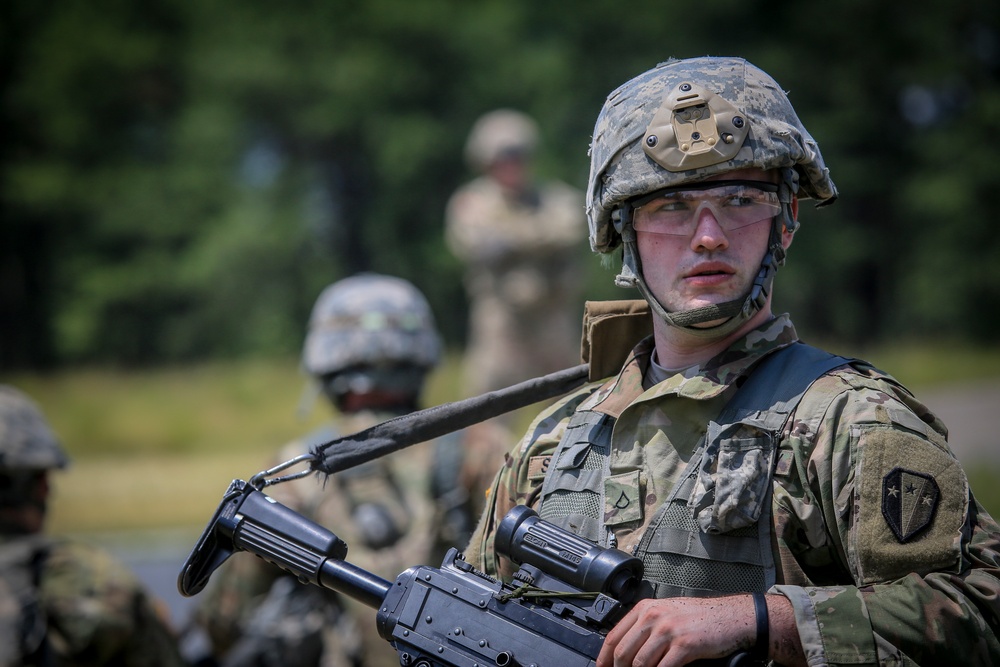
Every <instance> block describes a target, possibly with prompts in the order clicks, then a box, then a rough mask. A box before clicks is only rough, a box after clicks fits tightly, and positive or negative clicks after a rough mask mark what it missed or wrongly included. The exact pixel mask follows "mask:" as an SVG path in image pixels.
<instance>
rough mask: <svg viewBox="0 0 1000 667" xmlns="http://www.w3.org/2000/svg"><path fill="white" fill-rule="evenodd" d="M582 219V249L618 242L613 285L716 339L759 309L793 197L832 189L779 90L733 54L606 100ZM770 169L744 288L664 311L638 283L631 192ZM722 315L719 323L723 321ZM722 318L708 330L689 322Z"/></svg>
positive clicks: (789, 222)
mask: <svg viewBox="0 0 1000 667" xmlns="http://www.w3.org/2000/svg"><path fill="white" fill-rule="evenodd" d="M590 154H591V168H590V179H589V184H588V189H587V217H588V221H589V225H590V245H591V248H592V249H593V250H594V251H595V252H599V253H609V252H612V251H613V250H614V249H615V248H617V247H618V246H619V245H621V246H623V247H624V249H623V266H622V270H621V273H620V274H619V275H618V277H617V279H616V283H617V284H619V285H621V286H627V287H632V286H634V287H636V288H638V289H639V291H640V292H641V293H642V294H643V296H644V297H645V298H646V300H647V301H649V302H650V306H651V307H652V308H653V310H654V312H656V313H657V314H658V315H659V316H660V317H661V318H663V319H664V320H665V321H666V322H668V323H669V324H672V325H674V326H679V327H682V328H684V329H685V330H686V331H690V332H691V333H693V334H695V335H700V336H709V337H716V336H724V335H726V334H728V333H730V332H732V331H734V330H735V329H736V328H738V327H739V326H740V325H741V324H742V323H743V322H745V321H746V320H747V319H749V318H750V317H752V316H753V315H754V314H755V313H756V312H757V311H758V310H759V309H760V308H761V307H762V306H763V305H764V302H765V300H766V298H767V294H768V293H769V292H770V289H771V281H772V280H773V277H774V273H775V271H777V268H778V267H779V266H780V265H781V264H782V263H783V262H784V248H783V247H782V245H781V232H782V227H787V229H788V230H789V231H794V230H795V228H796V227H797V225H798V223H797V221H796V220H795V219H794V216H793V214H792V210H791V201H792V199H793V198H794V197H795V196H799V197H810V198H813V199H816V200H817V201H818V202H819V203H818V205H824V204H828V203H832V202H833V201H834V200H835V199H836V197H837V189H836V187H835V186H834V184H833V181H831V180H830V175H829V170H828V169H827V168H826V165H825V164H824V162H823V157H822V156H821V155H820V152H819V147H818V146H817V145H816V142H815V141H814V140H813V138H812V137H811V136H810V135H809V133H808V132H807V131H806V129H805V127H803V125H802V123H801V122H800V121H799V119H798V116H797V115H796V113H795V110H794V109H793V108H792V105H791V102H789V100H788V97H787V96H786V95H785V93H784V92H783V91H782V89H781V87H780V86H778V84H777V83H776V82H775V81H774V79H772V78H771V77H770V76H768V75H767V74H766V73H765V72H763V71H762V70H760V69H759V68H757V67H755V66H754V65H752V64H750V63H748V62H747V61H745V60H742V59H739V58H716V57H706V58H692V59H689V60H670V61H667V62H665V63H661V64H660V65H658V66H657V67H655V68H653V69H651V70H649V71H647V72H645V73H643V74H640V75H639V76H637V77H635V78H634V79H632V80H631V81H629V82H627V83H625V84H624V85H622V86H621V87H619V88H618V89H617V90H615V91H614V92H613V93H611V95H609V96H608V99H607V101H606V102H605V104H604V108H603V109H602V110H601V113H600V115H599V116H598V119H597V124H596V127H595V128H594V137H593V143H592V145H591V153H590ZM749 168H758V169H763V170H772V169H776V170H779V173H780V174H781V180H780V182H779V184H778V187H779V190H778V193H779V199H780V201H781V202H782V204H781V210H782V212H781V213H780V214H779V215H777V216H775V218H774V223H773V225H772V230H771V238H770V241H769V244H768V246H769V247H768V250H767V252H766V253H765V256H764V258H763V259H762V262H761V269H760V272H759V274H758V276H757V279H756V280H755V281H754V285H753V286H752V287H751V289H750V291H749V292H748V294H746V295H745V296H743V297H741V298H739V299H737V300H735V301H732V302H729V303H726V304H718V305H714V306H707V307H704V308H698V309H695V310H690V311H684V312H681V313H669V312H667V311H666V309H665V308H663V306H662V305H661V304H660V303H659V302H658V300H657V299H656V298H655V297H653V295H652V294H651V292H650V291H649V288H648V287H647V286H646V284H645V280H644V278H643V275H642V266H641V262H640V260H639V254H638V251H637V249H636V247H635V231H634V230H633V229H632V225H631V216H632V213H633V211H634V206H633V205H632V202H634V201H635V200H636V199H637V198H640V197H644V196H649V195H651V194H652V193H655V192H657V191H659V190H662V189H664V188H670V187H677V186H683V185H687V184H694V183H698V182H701V181H703V180H704V179H705V178H707V177H710V176H713V175H716V174H722V173H726V172H730V171H734V170H739V169H749ZM727 318H728V319H727ZM719 319H727V321H726V322H725V323H723V324H721V325H719V326H716V327H709V328H707V329H706V328H694V327H692V325H694V324H699V323H703V322H708V321H712V320H719Z"/></svg>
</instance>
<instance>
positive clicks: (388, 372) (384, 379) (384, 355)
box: [302, 273, 441, 393]
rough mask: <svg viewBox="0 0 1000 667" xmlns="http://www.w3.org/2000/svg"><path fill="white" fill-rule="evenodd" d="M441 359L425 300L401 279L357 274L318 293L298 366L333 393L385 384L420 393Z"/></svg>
mask: <svg viewBox="0 0 1000 667" xmlns="http://www.w3.org/2000/svg"><path fill="white" fill-rule="evenodd" d="M440 358H441V339H440V337H439V335H438V332H437V329H436V327H435V325H434V317H433V315H432V313H431V309H430V306H429V305H428V303H427V300H426V299H425V298H424V295H423V294H421V293H420V291H419V290H418V289H417V288H416V287H414V286H413V285H412V284H411V283H409V282H408V281H406V280H403V279H402V278H395V277H392V276H384V275H378V274H374V273H362V274H358V275H356V276H352V277H350V278H345V279H343V280H340V281H338V282H336V283H334V284H332V285H330V286H328V287H327V288H326V289H324V290H323V292H322V293H321V294H320V296H319V298H318V299H317V300H316V304H315V305H314V306H313V311H312V315H311V317H310V319H309V332H308V334H307V335H306V341H305V348H304V350H303V354H302V364H303V367H304V368H305V370H306V371H307V372H308V373H309V374H310V375H313V376H315V377H318V378H325V379H328V380H329V379H331V378H332V380H333V382H334V385H335V387H334V388H335V390H336V391H337V392H345V391H348V390H353V391H366V390H371V389H372V388H375V387H376V386H382V385H384V386H385V387H387V388H392V389H395V390H402V389H407V388H408V389H409V391H412V392H414V393H415V392H417V391H419V388H420V385H421V384H422V382H423V379H424V377H425V376H426V374H427V372H428V371H429V370H430V369H432V368H433V367H434V366H436V365H437V363H438V361H439V360H440Z"/></svg>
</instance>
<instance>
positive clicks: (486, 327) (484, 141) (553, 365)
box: [445, 109, 586, 510]
mask: <svg viewBox="0 0 1000 667" xmlns="http://www.w3.org/2000/svg"><path fill="white" fill-rule="evenodd" d="M537 142H538V128H537V126H536V124H535V121H534V120H532V119H531V118H529V117H528V116H526V115H524V114H522V113H520V112H517V111H513V110H509V109H499V110H496V111H492V112H490V113H488V114H486V115H484V116H482V117H481V118H480V119H479V120H478V121H477V122H476V124H475V125H474V126H473V128H472V130H471V132H470V134H469V138H468V141H467V143H466V148H465V152H466V160H467V162H468V163H469V165H470V167H471V168H472V169H474V170H475V171H477V172H480V173H481V175H480V176H479V177H477V178H476V179H474V180H473V181H471V182H469V183H466V184H465V185H463V186H461V187H460V188H459V189H458V190H456V191H455V193H454V194H453V195H452V196H451V199H450V200H449V201H448V206H447V210H446V219H445V239H446V241H447V243H448V247H449V249H450V250H451V252H452V254H454V256H455V257H457V258H458V259H459V260H460V261H461V262H462V263H463V264H464V265H465V287H466V292H467V294H468V297H469V308H470V312H469V326H468V341H467V346H466V351H465V358H464V364H463V367H464V372H465V382H464V393H465V395H466V396H475V395H478V394H481V393H484V392H487V391H493V390H495V389H501V388H503V387H507V386H510V385H512V384H515V383H517V382H521V381H523V380H527V379H529V378H532V377H536V376H538V375H542V374H545V373H549V372H552V371H556V370H561V369H563V368H567V367H569V366H575V365H577V364H579V363H580V360H579V355H578V354H577V348H578V344H579V340H580V317H581V315H582V313H583V301H582V298H581V294H582V290H581V287H582V283H583V279H582V277H581V269H580V260H581V259H582V255H583V248H584V246H583V240H584V238H585V236H586V223H585V219H584V208H583V204H584V198H583V193H582V192H580V191H578V190H576V189H575V188H572V187H570V186H569V185H567V184H565V183H562V182H559V181H555V180H550V181H545V182H540V181H537V180H535V178H534V176H533V175H532V174H531V160H532V156H533V154H534V152H535V150H536V145H537ZM510 425H511V424H510V421H509V420H504V419H497V420H493V421H491V422H489V423H488V424H485V425H480V426H478V427H475V428H472V429H469V431H468V432H467V436H468V437H467V445H466V449H467V450H468V451H469V452H470V456H469V457H468V460H467V465H466V467H465V472H464V474H465V476H466V479H465V480H464V483H465V485H466V488H469V489H482V488H483V487H484V486H485V484H488V482H489V480H490V479H491V478H492V476H493V472H494V471H495V468H496V466H497V465H498V464H499V462H500V461H501V460H502V458H501V457H502V454H503V451H504V450H506V448H507V445H508V444H509V442H510V439H511V432H510V431H509V426H510ZM477 496H478V494H477ZM480 508H481V502H477V506H476V510H478V509H480Z"/></svg>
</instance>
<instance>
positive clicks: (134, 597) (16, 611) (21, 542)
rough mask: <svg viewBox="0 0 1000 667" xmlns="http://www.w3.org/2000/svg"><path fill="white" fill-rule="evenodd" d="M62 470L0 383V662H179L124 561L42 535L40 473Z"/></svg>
mask: <svg viewBox="0 0 1000 667" xmlns="http://www.w3.org/2000/svg"><path fill="white" fill-rule="evenodd" d="M67 464H68V459H67V457H66V454H65V453H64V452H63V450H62V447H61V446H60V444H59V442H58V440H57V439H56V437H55V435H54V434H53V432H52V430H51V429H50V428H49V425H48V423H47V422H46V420H45V417H44V416H43V415H42V412H41V410H40V409H39V408H38V406H37V405H35V403H34V402H33V401H31V400H30V399H29V398H28V397H27V396H25V395H24V394H23V393H22V392H20V391H18V390H17V389H14V388H13V387H9V386H5V385H0V666H2V667H12V666H15V665H18V666H19V665H125V666H130V665H135V666H139V665H142V666H146V665H148V666H150V667H153V666H157V665H170V666H173V665H183V664H184V662H183V661H182V659H181V655H180V652H179V650H178V646H177V640H176V637H175V636H174V634H173V632H172V631H171V630H170V628H169V627H168V625H167V623H166V620H165V618H163V617H162V616H161V613H160V611H159V610H160V607H159V605H158V604H154V600H152V599H151V598H150V596H149V595H148V594H147V592H146V590H145V589H144V587H143V586H142V584H141V583H140V582H139V580H138V579H137V578H136V577H135V576H134V575H133V573H132V572H131V571H130V570H129V569H128V568H127V567H126V566H125V565H123V564H122V563H119V562H118V561H117V560H115V559H114V558H113V557H112V556H111V555H110V554H108V553H106V552H104V551H102V550H100V549H97V548H95V547H91V546H88V545H85V544H82V543H77V542H71V541H68V540H63V539H57V538H53V537H49V536H48V535H46V534H45V532H44V524H45V518H46V511H47V501H48V496H49V477H48V473H49V471H50V470H53V469H56V468H65V467H66V465H67Z"/></svg>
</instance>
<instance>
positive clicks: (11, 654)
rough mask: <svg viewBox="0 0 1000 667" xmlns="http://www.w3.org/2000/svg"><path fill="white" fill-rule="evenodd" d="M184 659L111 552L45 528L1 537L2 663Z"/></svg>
mask: <svg viewBox="0 0 1000 667" xmlns="http://www.w3.org/2000/svg"><path fill="white" fill-rule="evenodd" d="M28 664H31V665H56V666H61V665H67V666H75V665H80V666H84V665H87V666H90V665H124V666H134V667H175V666H180V665H184V664H186V663H185V662H184V661H183V660H182V658H181V655H180V651H179V649H178V646H177V639H176V637H175V635H174V633H173V631H172V630H171V629H170V628H169V627H168V625H167V623H166V621H165V619H164V618H162V617H161V611H160V610H158V609H157V607H156V606H154V602H153V600H151V599H150V597H149V596H148V594H147V593H146V591H145V589H144V587H143V586H142V584H141V583H140V582H139V580H138V579H137V578H136V577H135V576H134V575H133V574H132V572H131V571H130V570H129V569H128V568H127V567H126V566H125V565H124V564H122V563H120V562H119V561H117V560H116V559H114V558H112V557H111V556H110V555H109V554H108V553H107V552H105V551H103V550H101V549H97V548H95V547H92V546H89V545H87V544H84V543H80V542H71V541H67V540H58V539H53V538H49V537H46V536H43V535H27V536H0V665H2V666H3V667H8V666H14V665H28Z"/></svg>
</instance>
